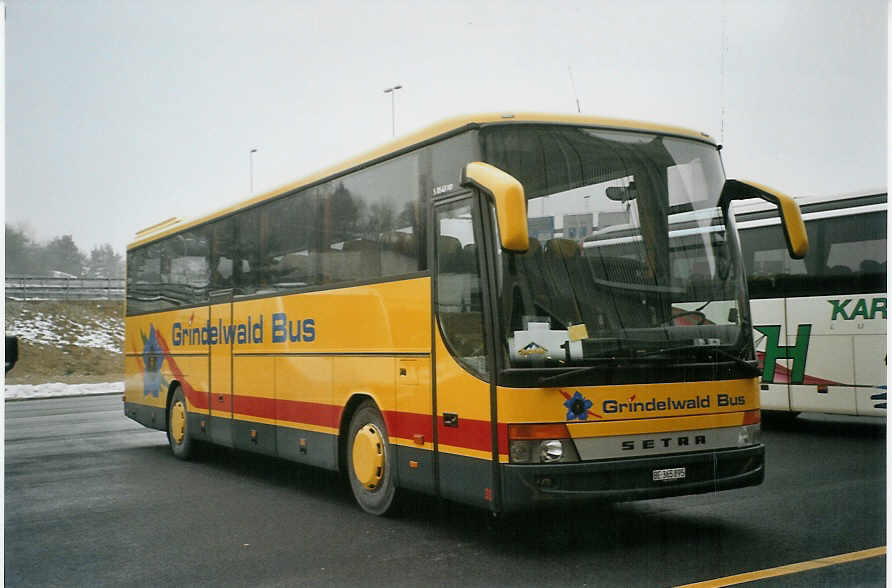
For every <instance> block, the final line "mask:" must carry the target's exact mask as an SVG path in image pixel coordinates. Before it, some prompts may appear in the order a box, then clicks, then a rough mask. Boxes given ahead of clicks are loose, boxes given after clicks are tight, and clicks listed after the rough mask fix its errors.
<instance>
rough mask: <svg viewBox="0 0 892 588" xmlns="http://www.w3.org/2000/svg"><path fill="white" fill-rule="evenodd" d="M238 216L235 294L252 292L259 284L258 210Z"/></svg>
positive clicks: (243, 294) (241, 294)
mask: <svg viewBox="0 0 892 588" xmlns="http://www.w3.org/2000/svg"><path fill="white" fill-rule="evenodd" d="M237 218H238V230H237V235H238V237H237V241H236V242H237V248H236V257H235V259H236V263H235V272H234V273H235V292H234V294H235V296H246V295H251V294H254V293H255V292H256V291H257V289H258V287H259V285H260V259H261V255H262V252H261V250H260V211H259V210H258V209H256V208H255V209H253V210H248V211H246V212H244V213H242V214H241V215H240V216H238V217H237Z"/></svg>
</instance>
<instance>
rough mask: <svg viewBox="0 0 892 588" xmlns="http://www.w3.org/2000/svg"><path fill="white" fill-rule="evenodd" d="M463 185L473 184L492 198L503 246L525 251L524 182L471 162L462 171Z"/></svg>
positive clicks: (525, 215) (477, 162) (521, 251)
mask: <svg viewBox="0 0 892 588" xmlns="http://www.w3.org/2000/svg"><path fill="white" fill-rule="evenodd" d="M461 184H462V186H474V187H476V188H479V189H480V190H483V191H484V192H486V193H487V194H489V196H490V197H491V198H492V199H493V202H494V203H495V207H496V219H497V221H498V223H499V238H500V239H501V242H502V249H506V250H508V251H515V252H517V253H524V252H525V251H526V250H527V249H529V248H530V234H529V231H528V230H527V200H526V196H524V193H523V185H522V184H521V183H520V182H519V181H517V179H516V178H515V177H514V176H512V175H510V174H507V173H505V172H503V171H502V170H500V169H499V168H497V167H495V166H492V165H489V164H488V163H483V162H482V161H472V162H471V163H469V164H468V165H466V166H465V169H464V171H463V172H462V181H461Z"/></svg>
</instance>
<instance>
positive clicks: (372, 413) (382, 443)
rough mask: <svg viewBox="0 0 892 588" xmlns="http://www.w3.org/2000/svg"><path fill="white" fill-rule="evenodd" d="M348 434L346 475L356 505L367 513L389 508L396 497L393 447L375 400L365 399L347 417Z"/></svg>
mask: <svg viewBox="0 0 892 588" xmlns="http://www.w3.org/2000/svg"><path fill="white" fill-rule="evenodd" d="M349 431H350V432H349V434H348V436H347V475H348V477H349V478H350V488H351V489H352V490H353V496H355V497H356V502H358V503H359V506H361V507H362V509H363V510H364V511H366V512H368V513H371V514H374V515H384V514H388V513H389V512H391V511H392V509H393V507H394V505H395V502H396V501H395V498H396V483H395V482H394V479H393V468H394V467H395V465H396V463H395V460H394V459H393V449H392V448H391V447H390V443H389V442H388V440H387V427H385V425H384V419H383V418H382V417H381V413H380V412H379V411H378V409H377V408H376V407H375V405H374V403H372V402H370V401H366V402H364V403H363V404H361V405H360V406H359V408H358V409H357V410H356V412H355V413H354V414H353V418H352V419H351V420H350V430H349Z"/></svg>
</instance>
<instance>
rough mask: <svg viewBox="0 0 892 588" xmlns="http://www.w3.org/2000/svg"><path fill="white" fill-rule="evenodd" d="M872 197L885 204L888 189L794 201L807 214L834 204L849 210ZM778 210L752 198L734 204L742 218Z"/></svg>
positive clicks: (767, 203) (797, 198) (736, 211)
mask: <svg viewBox="0 0 892 588" xmlns="http://www.w3.org/2000/svg"><path fill="white" fill-rule="evenodd" d="M870 197H877V198H874V200H876V199H881V200H882V201H883V202H885V200H886V189H885V188H876V189H874V190H860V191H858V192H848V193H844V194H826V195H823V196H795V197H794V199H795V200H796V203H797V204H799V207H800V208H801V209H802V212H803V213H805V212H806V211H807V209H809V208H814V207H815V206H816V205H818V206H820V205H824V204H827V205H830V204H832V205H833V206H834V207H836V208H848V207H851V206H857V205H858V201H860V200H867V199H870ZM776 210H777V207H776V206H775V205H774V204H771V203H769V202H765V201H764V200H759V199H756V198H752V199H750V200H738V201H735V202H734V214H735V215H737V216H738V217H740V216H741V215H751V214H756V213H761V212H765V211H771V212H774V211H776Z"/></svg>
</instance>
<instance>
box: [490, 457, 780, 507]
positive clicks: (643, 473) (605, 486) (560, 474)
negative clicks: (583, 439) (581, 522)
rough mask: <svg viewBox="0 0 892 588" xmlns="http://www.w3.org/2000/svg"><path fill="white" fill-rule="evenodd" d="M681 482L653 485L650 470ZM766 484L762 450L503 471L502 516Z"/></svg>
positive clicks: (510, 467) (512, 467)
mask: <svg viewBox="0 0 892 588" xmlns="http://www.w3.org/2000/svg"><path fill="white" fill-rule="evenodd" d="M678 468H684V469H685V477H684V478H682V479H675V480H669V481H664V480H654V475H653V472H654V470H668V469H678ZM764 479H765V446H764V445H761V444H759V445H753V446H751V447H745V448H741V449H727V450H720V451H719V450H717V451H704V452H697V453H682V454H675V455H662V456H659V457H642V458H634V459H611V460H604V461H596V462H581V463H572V464H552V465H503V466H502V508H503V510H505V511H515V510H524V509H529V508H532V507H535V506H545V505H557V504H560V503H564V502H570V501H579V500H587V501H599V500H600V501H622V500H643V499H647V498H662V497H667V496H680V495H684V494H699V493H703V492H716V491H719V490H729V489H732V488H742V487H745V486H756V485H758V484H761V483H762V481H763V480H764Z"/></svg>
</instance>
